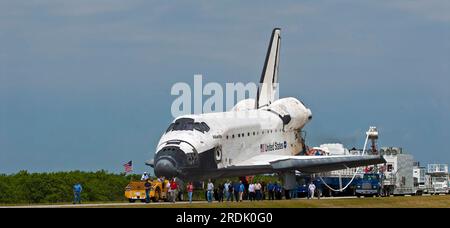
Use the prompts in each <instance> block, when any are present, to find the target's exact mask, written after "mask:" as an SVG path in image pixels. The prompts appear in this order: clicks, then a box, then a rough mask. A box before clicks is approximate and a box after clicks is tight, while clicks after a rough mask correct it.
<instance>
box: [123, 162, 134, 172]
mask: <svg viewBox="0 0 450 228" xmlns="http://www.w3.org/2000/svg"><path fill="white" fill-rule="evenodd" d="M123 167H125V173H130V172H132V171H133V162H132V161H129V162H127V163H125V164H124V165H123Z"/></svg>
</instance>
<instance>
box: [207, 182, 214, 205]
mask: <svg viewBox="0 0 450 228" xmlns="http://www.w3.org/2000/svg"><path fill="white" fill-rule="evenodd" d="M207 191H208V193H207V197H208V203H212V197H213V194H214V184H213V183H212V182H211V180H209V182H208V187H207Z"/></svg>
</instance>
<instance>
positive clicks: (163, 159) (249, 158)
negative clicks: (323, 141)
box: [147, 28, 385, 180]
mask: <svg viewBox="0 0 450 228" xmlns="http://www.w3.org/2000/svg"><path fill="white" fill-rule="evenodd" d="M280 32H281V30H280V29H279V28H275V29H274V30H273V32H272V36H271V39H270V44H269V48H268V50H267V55H266V59H265V63H264V67H263V71H262V74H261V80H260V86H259V89H258V94H257V98H256V100H254V99H248V100H244V101H241V102H239V103H238V104H237V105H236V106H235V107H234V108H233V110H231V111H229V112H223V113H206V114H200V115H186V116H181V117H178V118H176V119H175V120H174V121H173V122H172V123H171V124H170V126H169V127H168V129H167V130H166V132H165V133H164V134H163V135H162V137H161V139H160V141H159V143H158V145H157V148H156V153H155V156H154V159H152V160H150V161H148V162H147V164H148V165H150V166H152V167H153V168H154V171H155V174H156V175H157V176H165V177H179V178H181V179H184V180H205V179H208V178H222V177H231V176H247V175H256V174H264V173H281V174H284V175H288V176H289V175H290V176H292V175H294V174H295V171H300V172H306V173H316V172H326V171H331V170H338V169H345V168H351V167H359V166H366V165H373V164H379V163H384V162H385V160H384V159H383V158H382V157H381V156H376V155H341V156H302V155H300V154H301V152H302V150H303V148H304V145H303V143H304V141H303V139H302V137H301V130H302V128H303V127H304V126H305V125H306V124H307V123H308V122H309V121H310V120H311V119H312V113H311V110H310V109H308V108H307V107H306V106H305V105H304V104H303V103H302V102H301V101H299V100H298V99H296V98H293V97H288V98H282V99H277V97H276V93H277V90H278V64H279V58H280V44H281V36H280ZM237 114H239V115H237Z"/></svg>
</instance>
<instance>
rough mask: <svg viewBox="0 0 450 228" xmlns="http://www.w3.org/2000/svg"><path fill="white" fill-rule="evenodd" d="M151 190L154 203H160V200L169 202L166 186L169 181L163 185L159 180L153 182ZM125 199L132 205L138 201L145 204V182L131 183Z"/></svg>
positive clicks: (126, 188)
mask: <svg viewBox="0 0 450 228" xmlns="http://www.w3.org/2000/svg"><path fill="white" fill-rule="evenodd" d="M150 183H151V185H152V186H151V188H150V199H151V200H152V201H153V202H158V201H160V200H164V201H165V200H167V190H168V189H167V188H166V185H167V183H168V180H165V181H164V184H162V183H161V182H160V181H158V180H154V181H151V182H150ZM125 198H127V199H128V201H130V203H134V202H136V200H140V201H141V202H145V181H131V182H130V183H128V185H127V186H126V187H125Z"/></svg>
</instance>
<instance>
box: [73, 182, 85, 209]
mask: <svg viewBox="0 0 450 228" xmlns="http://www.w3.org/2000/svg"><path fill="white" fill-rule="evenodd" d="M82 191H83V187H82V186H81V184H80V183H76V184H75V185H74V186H73V196H74V199H73V204H76V203H78V204H81V192H82Z"/></svg>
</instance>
